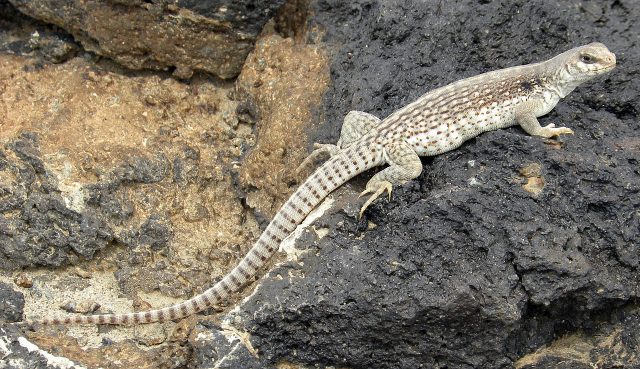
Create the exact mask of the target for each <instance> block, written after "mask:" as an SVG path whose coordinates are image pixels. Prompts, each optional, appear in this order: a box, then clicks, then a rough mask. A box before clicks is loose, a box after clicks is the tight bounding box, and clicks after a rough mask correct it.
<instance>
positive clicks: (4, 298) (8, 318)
mask: <svg viewBox="0 0 640 369" xmlns="http://www.w3.org/2000/svg"><path fill="white" fill-rule="evenodd" d="M22 309H24V296H23V295H22V294H21V293H20V292H17V291H14V290H13V289H12V288H11V286H9V285H8V284H6V283H0V321H2V322H18V321H20V320H22Z"/></svg>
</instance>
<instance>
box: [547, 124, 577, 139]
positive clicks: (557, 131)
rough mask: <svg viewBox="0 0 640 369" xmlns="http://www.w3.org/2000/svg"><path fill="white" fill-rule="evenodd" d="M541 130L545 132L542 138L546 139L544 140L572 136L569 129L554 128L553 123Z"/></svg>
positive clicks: (571, 131)
mask: <svg viewBox="0 0 640 369" xmlns="http://www.w3.org/2000/svg"><path fill="white" fill-rule="evenodd" d="M543 129H544V130H545V131H546V132H545V134H544V135H543V137H546V138H551V137H558V136H560V135H572V134H574V133H573V130H572V129H571V128H567V127H558V128H556V125H555V124H553V123H551V124H547V125H546V126H544V127H543Z"/></svg>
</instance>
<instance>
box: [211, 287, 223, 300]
mask: <svg viewBox="0 0 640 369" xmlns="http://www.w3.org/2000/svg"><path fill="white" fill-rule="evenodd" d="M211 293H212V294H213V297H215V299H216V301H220V300H222V295H221V294H220V292H218V290H216V289H215V288H214V289H212V290H211Z"/></svg>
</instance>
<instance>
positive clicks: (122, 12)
mask: <svg viewBox="0 0 640 369" xmlns="http://www.w3.org/2000/svg"><path fill="white" fill-rule="evenodd" d="M10 1H11V3H12V4H13V5H15V7H16V8H18V9H19V10H20V11H22V12H24V13H26V14H28V15H30V16H32V17H34V18H37V19H40V20H42V21H45V22H48V23H53V24H55V25H57V26H59V27H61V28H63V29H65V30H67V31H68V32H69V33H71V34H72V35H73V36H74V37H75V39H76V40H77V41H78V42H80V43H81V44H82V46H83V47H84V49H85V50H88V51H92V52H95V53H97V54H99V55H102V56H106V57H109V58H111V59H113V60H115V61H117V62H118V63H120V64H122V65H124V66H125V67H127V68H132V69H143V68H147V69H156V70H168V69H174V74H175V75H176V76H177V77H180V78H190V77H191V75H192V73H193V72H194V71H205V72H209V73H213V74H215V75H217V76H219V77H221V78H231V77H235V76H236V75H238V73H240V69H241V68H242V65H243V63H244V59H245V58H246V56H247V55H248V54H249V52H250V51H251V49H252V48H253V44H254V42H255V40H256V37H257V35H258V33H259V32H260V30H261V29H262V27H263V25H264V24H265V23H266V21H267V20H269V19H270V18H271V17H273V16H274V15H275V13H276V11H277V10H278V8H279V7H280V6H281V5H282V4H283V3H284V0H277V1H264V2H256V1H221V0H210V1H193V0H181V1H178V2H174V1H168V0H159V1H139V0H119V1H66V0H63V1H59V0H42V1H40V0H38V1H30V0H10Z"/></svg>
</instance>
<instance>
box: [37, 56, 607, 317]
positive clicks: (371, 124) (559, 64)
mask: <svg viewBox="0 0 640 369" xmlns="http://www.w3.org/2000/svg"><path fill="white" fill-rule="evenodd" d="M615 64H616V58H615V55H614V54H613V53H611V52H610V51H609V50H608V49H607V48H606V47H605V46H604V45H603V44H600V43H592V44H589V45H585V46H581V47H577V48H574V49H571V50H569V51H566V52H564V53H562V54H560V55H558V56H556V57H554V58H552V59H549V60H547V61H544V62H542V63H536V64H529V65H524V66H518V67H513V68H507V69H502V70H498V71H494V72H489V73H485V74H481V75H478V76H475V77H471V78H467V79H463V80H460V81H458V82H455V83H452V84H450V85H447V86H444V87H441V88H438V89H436V90H433V91H430V92H428V93H426V94H425V95H423V96H422V97H420V98H419V99H418V100H416V101H415V102H413V103H411V104H409V105H407V106H405V107H404V108H402V109H400V110H398V111H396V112H394V113H393V114H391V115H390V116H389V117H387V118H386V119H384V120H380V119H378V118H376V117H374V116H372V115H370V114H367V113H363V112H357V111H352V112H349V114H347V116H346V117H345V121H344V125H343V127H342V131H341V135H340V140H339V141H338V143H337V145H331V144H317V145H316V150H315V151H314V152H313V153H311V155H310V156H309V158H308V160H305V162H304V163H303V164H307V163H309V162H310V161H312V160H313V159H315V158H316V157H318V156H320V155H324V154H328V155H329V156H330V159H329V160H328V161H326V162H325V163H324V164H322V165H321V166H320V167H319V168H318V169H317V170H316V171H315V172H314V173H313V174H312V175H311V176H310V177H309V178H307V180H306V181H305V182H304V183H303V184H302V185H301V186H300V187H299V188H298V189H297V190H296V191H295V192H294V193H293V195H292V196H291V197H290V198H289V199H288V200H287V202H286V203H285V204H284V205H283V206H282V208H281V209H280V211H279V212H278V213H277V214H276V216H275V217H274V218H273V220H272V221H271V223H269V225H268V226H267V228H266V229H265V231H264V232H263V233H262V235H261V236H260V238H259V239H258V241H257V242H256V243H255V245H254V246H253V248H252V249H251V250H250V251H249V252H248V253H247V255H246V256H245V257H244V258H243V259H242V260H241V261H240V263H239V264H238V265H237V266H236V267H235V268H233V269H232V270H231V271H230V272H229V273H228V274H227V275H226V276H225V277H224V278H223V279H222V280H220V281H219V282H218V283H216V284H215V285H214V286H213V287H211V288H209V289H208V290H206V291H205V292H203V293H202V294H200V295H197V296H195V297H193V298H191V299H190V300H187V301H184V302H182V303H180V304H177V305H173V306H169V307H166V308H164V309H159V310H151V311H145V312H138V313H130V314H105V315H89V316H69V317H66V318H48V319H42V320H36V321H29V322H27V323H28V324H71V323H80V324H82V323H85V324H86V323H89V324H144V323H151V322H161V321H165V320H174V319H180V318H183V317H185V316H188V315H191V314H194V313H196V312H199V311H202V310H204V309H206V308H208V307H210V306H212V305H214V304H217V303H219V302H221V301H224V299H225V298H227V296H229V295H230V294H232V293H234V292H236V291H238V290H240V289H241V288H242V287H243V286H244V285H245V284H247V283H248V282H250V281H251V280H252V279H254V278H256V277H257V275H258V271H259V270H260V268H261V267H262V266H264V265H265V263H266V262H267V261H268V260H269V258H271V256H273V254H274V253H275V252H276V250H277V249H278V246H279V245H280V242H282V240H284V239H285V237H287V236H288V235H289V234H291V232H293V230H294V229H295V228H296V227H297V226H298V225H299V224H300V223H301V222H302V221H303V220H304V218H305V217H306V216H307V215H308V214H309V212H311V210H312V209H313V208H314V207H316V206H317V205H318V204H319V203H320V202H321V201H322V200H323V199H324V198H325V197H326V196H327V195H329V194H330V193H331V192H332V191H333V190H335V189H336V188H338V187H340V186H341V185H342V184H344V183H345V182H347V181H348V180H349V179H351V178H353V177H354V176H356V175H358V174H360V173H362V172H364V171H366V170H368V169H370V168H373V167H376V166H380V165H385V164H386V165H388V167H387V168H385V169H383V170H382V171H380V172H378V173H377V174H375V175H374V176H373V177H372V178H371V180H369V182H368V183H367V186H366V189H365V190H364V192H363V193H362V194H361V196H362V195H365V194H369V193H371V194H372V195H371V196H370V197H369V199H368V200H367V201H366V202H365V203H364V205H363V206H362V209H361V211H360V215H362V213H363V212H364V211H365V209H366V208H367V207H368V206H369V205H370V204H371V202H372V201H374V200H375V199H376V198H377V197H378V196H380V195H381V194H383V193H384V192H385V191H387V192H388V193H389V195H391V189H392V188H393V186H394V185H397V184H400V183H403V182H406V181H409V180H411V179H414V178H416V177H417V176H418V175H420V173H421V172H422V164H421V162H420V159H419V156H429V155H438V154H441V153H443V152H446V151H449V150H453V149H455V148H457V147H459V146H460V145H461V144H462V143H463V142H464V141H466V140H468V139H470V138H472V137H475V136H477V135H479V134H480V133H482V132H486V131H491V130H495V129H499V128H504V127H508V126H512V125H515V124H519V125H520V126H521V127H522V128H523V129H524V130H525V131H526V132H527V133H529V134H531V135H536V136H541V137H547V138H548V137H554V136H558V135H561V134H571V133H573V131H572V130H571V129H569V128H565V127H555V126H554V125H553V124H550V125H547V126H546V127H541V126H540V124H539V123H538V120H537V117H540V116H542V115H544V114H547V113H548V112H549V111H551V109H553V108H554V107H555V105H556V104H557V103H558V101H559V100H560V98H562V97H565V96H566V95H567V94H568V93H569V92H571V91H573V89H574V88H575V87H577V86H578V85H580V84H581V83H583V82H585V81H588V80H590V79H592V78H593V77H595V76H597V75H600V74H603V73H606V72H608V71H610V70H611V69H613V68H614V66H615Z"/></svg>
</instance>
